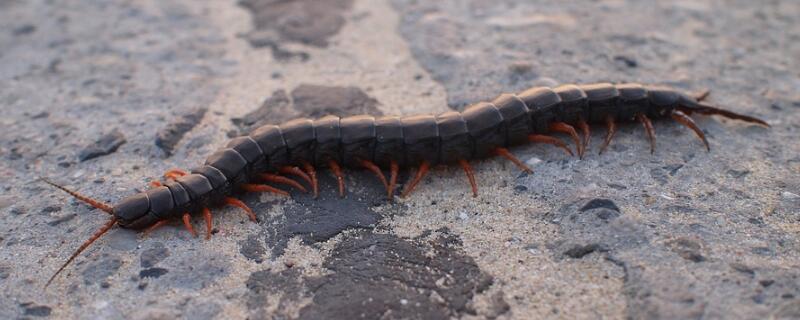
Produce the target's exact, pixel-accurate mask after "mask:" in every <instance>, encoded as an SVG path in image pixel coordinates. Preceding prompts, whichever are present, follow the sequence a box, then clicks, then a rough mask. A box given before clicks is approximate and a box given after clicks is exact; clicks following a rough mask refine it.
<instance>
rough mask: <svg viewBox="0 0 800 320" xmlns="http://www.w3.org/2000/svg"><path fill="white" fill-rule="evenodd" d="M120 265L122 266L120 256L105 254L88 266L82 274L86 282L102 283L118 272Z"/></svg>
mask: <svg viewBox="0 0 800 320" xmlns="http://www.w3.org/2000/svg"><path fill="white" fill-rule="evenodd" d="M120 267H122V260H121V259H120V258H118V257H109V256H107V255H103V257H101V258H100V259H99V260H98V261H96V262H94V263H92V264H90V265H89V266H88V267H86V269H84V270H83V272H82V273H81V274H82V275H83V280H84V282H85V283H86V284H94V283H100V282H102V281H104V280H105V279H106V278H108V277H110V276H111V275H113V274H114V273H116V272H117V270H119V268H120Z"/></svg>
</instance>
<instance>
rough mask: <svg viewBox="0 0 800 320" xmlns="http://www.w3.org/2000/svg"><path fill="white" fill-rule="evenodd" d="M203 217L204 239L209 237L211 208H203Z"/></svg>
mask: <svg viewBox="0 0 800 320" xmlns="http://www.w3.org/2000/svg"><path fill="white" fill-rule="evenodd" d="M203 219H205V220H206V240H209V239H211V210H208V208H203Z"/></svg>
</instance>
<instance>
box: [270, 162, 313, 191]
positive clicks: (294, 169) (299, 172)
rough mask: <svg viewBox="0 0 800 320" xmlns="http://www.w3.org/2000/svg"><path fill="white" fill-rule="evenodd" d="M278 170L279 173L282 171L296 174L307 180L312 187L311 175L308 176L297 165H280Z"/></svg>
mask: <svg viewBox="0 0 800 320" xmlns="http://www.w3.org/2000/svg"><path fill="white" fill-rule="evenodd" d="M278 171H279V172H280V173H283V174H291V175H295V176H298V177H300V178H301V179H303V180H305V181H306V182H308V184H309V185H311V186H312V187H313V185H314V181H312V180H311V177H309V176H308V174H306V173H305V172H303V170H300V168H298V167H293V166H285V167H281V168H280V170H278Z"/></svg>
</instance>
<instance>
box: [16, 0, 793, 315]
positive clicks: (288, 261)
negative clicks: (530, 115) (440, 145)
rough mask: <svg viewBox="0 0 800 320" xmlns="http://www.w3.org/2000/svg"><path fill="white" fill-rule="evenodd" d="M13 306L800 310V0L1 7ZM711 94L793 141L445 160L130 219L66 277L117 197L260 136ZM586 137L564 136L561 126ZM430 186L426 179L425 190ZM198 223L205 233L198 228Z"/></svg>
mask: <svg viewBox="0 0 800 320" xmlns="http://www.w3.org/2000/svg"><path fill="white" fill-rule="evenodd" d="M0 25H2V27H3V28H2V30H3V31H2V32H0V106H2V111H3V117H2V118H0V135H2V139H0V157H2V159H3V161H2V162H0V174H2V177H3V179H2V181H0V187H2V190H3V193H2V195H0V225H2V226H3V227H2V228H0V248H2V249H0V285H1V286H2V288H3V290H2V293H0V318H4V319H13V318H40V317H50V318H100V319H129V318H130V319H154V318H165V319H166V318H175V317H179V318H187V319H222V318H225V319H227V318H233V319H244V318H253V319H262V318H263V319H273V318H274V319H283V318H290V319H294V318H301V319H352V318H358V317H363V318H417V319H429V318H466V319H486V318H489V319H492V318H500V319H530V318H565V319H576V318H577V319H596V318H611V319H616V318H633V319H651V318H654V319H655V318H663V319H674V318H681V319H687V318H732V319H753V318H766V317H774V318H787V319H790V318H800V270H798V267H799V266H800V241H798V240H799V239H798V236H797V235H798V232H800V179H798V178H800V144H798V143H797V138H798V134H799V133H800V116H798V113H799V112H798V111H800V73H798V70H800V60H799V59H798V57H800V3H798V2H796V1H760V2H755V1H744V0H742V1H733V0H730V1H721V0H719V1H672V2H669V3H667V2H658V3H654V2H651V1H633V0H627V1H626V0H602V1H592V2H588V1H580V2H579V1H523V0H502V1H477V0H471V1H470V0H467V1H461V0H444V1H415V0H336V1H325V2H318V1H313V0H295V1H268V0H244V1H242V2H241V3H236V2H235V1H224V2H223V1H213V2H212V1H203V2H196V1H187V0H179V1H169V2H163V1H155V0H150V1H135V2H131V1H104V2H97V1H85V0H80V1H68V2H54V1H45V0H41V1H18V0H6V1H0ZM599 81H613V82H623V81H634V82H642V83H661V84H667V85H671V86H674V87H676V88H680V89H683V90H687V91H700V90H702V89H704V88H708V89H711V90H712V94H711V100H710V101H712V102H713V103H716V104H719V105H722V106H725V107H726V108H729V109H731V110H735V111H737V112H741V113H745V114H750V115H755V116H758V117H761V118H764V119H766V120H767V121H768V122H769V123H770V124H771V125H772V128H770V129H765V128H761V127H753V126H747V125H744V124H742V123H739V122H735V121H727V120H724V119H719V118H707V117H705V118H704V117H697V120H698V123H699V124H700V126H701V127H702V128H703V130H704V132H705V133H706V135H707V136H708V137H709V140H710V142H711V148H712V150H711V152H710V153H708V152H706V151H705V150H704V149H703V148H702V145H701V144H700V143H699V142H698V141H697V140H696V138H695V137H694V136H693V135H692V134H691V132H689V131H688V130H686V129H684V128H683V127H681V126H679V125H676V124H673V123H670V122H669V121H659V122H657V123H656V124H655V126H656V131H657V136H658V147H657V150H656V152H655V154H654V155H651V154H649V152H648V151H649V147H648V145H647V143H646V140H645V139H644V135H643V132H642V130H641V128H640V126H638V125H634V124H631V125H624V126H622V129H621V130H620V132H619V133H618V134H617V137H616V138H615V140H614V142H613V143H612V145H611V147H610V148H609V151H608V152H606V153H604V154H603V155H597V154H596V151H597V146H598V145H599V143H600V140H601V138H602V133H601V132H600V131H603V130H602V128H599V127H598V128H597V129H595V133H594V134H593V139H592V146H593V148H591V152H589V153H588V154H587V156H586V158H585V159H583V160H578V159H576V158H572V157H567V156H566V155H564V154H563V152H560V151H559V150H558V149H556V148H553V147H550V146H542V145H532V146H526V147H522V148H517V149H515V150H513V151H514V153H515V154H517V156H518V157H520V158H521V159H523V160H525V161H526V162H527V163H528V164H529V165H530V166H531V167H533V169H534V170H535V173H534V174H525V173H522V172H521V171H520V170H518V169H517V168H516V167H514V166H513V165H511V164H510V163H507V162H506V161H503V160H500V159H492V160H487V161H481V162H477V163H475V165H474V166H475V168H476V170H477V176H478V180H479V184H480V191H481V193H480V195H479V196H478V197H477V198H472V197H471V196H470V193H471V192H470V190H469V187H468V185H467V184H466V183H465V180H466V179H465V177H464V176H463V173H462V172H461V171H460V169H458V168H448V169H442V170H438V169H437V170H433V172H432V174H431V175H430V178H428V179H427V180H425V182H424V183H423V184H421V185H420V187H419V189H418V191H417V192H416V193H415V194H414V195H413V196H412V197H410V198H409V199H397V200H396V201H395V202H388V201H387V199H386V197H385V194H384V193H383V192H382V190H381V186H380V184H379V183H378V182H377V181H376V179H375V178H374V177H372V176H370V175H369V174H366V173H363V172H353V173H349V174H348V179H347V181H346V185H347V190H348V196H347V197H346V198H345V199H339V198H338V196H337V195H336V193H335V190H334V189H335V181H334V180H333V178H332V177H330V176H329V174H328V173H327V172H326V173H323V174H322V185H323V190H322V195H321V196H320V198H319V199H311V198H310V197H309V196H308V195H306V194H302V193H299V192H294V193H293V194H292V198H291V199H285V198H281V197H276V196H271V195H246V196H244V197H243V199H244V201H245V202H246V203H248V204H249V205H250V206H251V207H252V208H253V209H254V210H255V211H256V212H257V214H258V215H259V217H260V218H261V222H260V223H259V224H254V223H250V222H249V221H248V220H247V219H246V216H244V214H242V213H241V212H240V211H239V210H236V209H231V208H220V209H215V210H214V226H215V229H214V236H213V237H212V239H211V240H210V241H204V240H201V239H195V238H192V237H191V236H190V235H189V234H188V233H187V232H185V231H184V230H182V229H181V228H180V227H179V225H178V224H177V223H175V224H173V225H170V226H167V227H163V228H161V229H159V230H156V231H154V232H153V233H152V234H150V235H149V236H147V237H143V236H141V235H140V234H137V233H135V232H132V231H127V230H119V229H115V230H112V232H110V233H109V235H107V236H106V237H104V238H103V239H101V240H100V241H98V242H97V244H96V245H95V246H93V247H92V248H90V249H89V250H87V251H86V253H84V254H83V255H82V256H80V257H79V258H78V259H77V260H76V262H75V263H74V264H73V265H72V266H70V267H69V268H68V269H67V271H66V272H65V273H64V274H63V275H62V276H61V277H59V278H57V279H56V281H55V282H54V283H53V284H52V285H51V286H50V287H49V288H48V289H47V290H43V289H42V288H43V286H44V284H45V281H46V280H47V278H48V277H49V276H50V275H52V273H53V272H54V271H55V270H56V269H57V268H58V266H59V265H60V264H61V263H62V262H63V261H64V260H65V259H66V258H67V257H68V256H69V254H70V253H71V251H72V250H74V249H75V248H77V247H78V246H79V245H80V243H81V242H82V241H84V240H85V239H86V238H88V237H89V236H90V235H91V234H92V233H94V232H95V230H96V229H98V228H99V227H100V226H101V225H102V224H103V223H104V221H106V219H107V217H106V216H105V215H104V214H103V213H99V212H98V211H97V210H91V209H90V208H89V207H87V206H86V205H83V204H81V203H79V202H77V201H75V200H71V199H69V197H68V196H66V195H64V194H63V193H60V192H59V191H57V190H54V189H53V188H50V187H48V186H46V185H44V184H43V183H41V182H38V181H37V177H39V176H46V177H50V178H51V179H54V180H56V181H58V182H61V183H64V184H66V185H68V186H70V187H71V188H74V189H77V190H80V191H81V192H83V193H85V194H88V195H92V196H95V197H97V198H99V199H102V200H104V201H108V202H114V201H118V200H119V199H121V198H122V197H124V196H126V195H129V194H132V193H134V192H138V191H141V190H144V189H145V188H146V184H147V182H148V181H150V180H152V179H156V178H158V177H159V176H160V174H161V173H162V172H164V171H165V170H168V169H170V168H175V167H180V168H191V167H192V166H193V165H196V164H198V163H201V162H202V161H203V159H204V158H205V157H206V156H207V155H208V154H210V153H211V152H212V151H214V150H215V149H216V148H218V147H220V146H223V145H224V144H225V141H226V140H228V139H229V138H230V137H232V136H236V135H239V134H242V133H246V132H247V130H249V129H250V128H252V127H253V126H257V125H258V124H260V123H265V122H266V123H278V122H282V121H286V120H289V119H291V118H295V117H302V116H318V115H323V114H327V113H335V114H338V115H350V114H359V113H364V112H368V113H371V114H376V115H378V114H398V115H407V114H415V113H438V112H442V111H447V110H451V109H455V110H461V109H463V108H464V107H465V106H466V105H469V104H471V103H475V102H478V101H483V100H489V99H492V98H493V97H494V96H496V95H498V94H499V93H502V92H519V91H521V90H523V89H525V88H527V87H530V86H534V85H548V86H554V85H557V84H561V83H574V82H579V83H587V82H599ZM562 138H565V137H562ZM402 178H403V179H405V178H407V173H405V174H403V177H402ZM200 220H201V219H196V221H195V227H196V228H198V229H203V228H202V227H201V221H200Z"/></svg>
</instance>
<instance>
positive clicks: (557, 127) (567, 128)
mask: <svg viewBox="0 0 800 320" xmlns="http://www.w3.org/2000/svg"><path fill="white" fill-rule="evenodd" d="M549 129H550V131H555V132H561V133H565V134H568V135H569V136H570V137H572V141H574V142H575V149H576V150H577V151H578V158H580V159H583V148H582V147H581V139H580V138H578V133H577V132H576V131H575V128H574V127H573V126H571V125H568V124H566V123H563V122H555V123H552V124H550V127H549Z"/></svg>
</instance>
